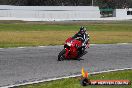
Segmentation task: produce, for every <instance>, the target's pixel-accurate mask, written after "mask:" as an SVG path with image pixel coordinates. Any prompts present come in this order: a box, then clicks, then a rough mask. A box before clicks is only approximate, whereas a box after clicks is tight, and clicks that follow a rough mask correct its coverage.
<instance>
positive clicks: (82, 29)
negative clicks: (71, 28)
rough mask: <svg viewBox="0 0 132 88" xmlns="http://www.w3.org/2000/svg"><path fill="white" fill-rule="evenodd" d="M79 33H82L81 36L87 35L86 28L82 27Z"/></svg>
mask: <svg viewBox="0 0 132 88" xmlns="http://www.w3.org/2000/svg"><path fill="white" fill-rule="evenodd" d="M79 32H80V33H81V34H84V33H85V28H84V27H82V26H81V27H80V31H79Z"/></svg>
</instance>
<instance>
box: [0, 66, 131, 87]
mask: <svg viewBox="0 0 132 88" xmlns="http://www.w3.org/2000/svg"><path fill="white" fill-rule="evenodd" d="M122 70H132V68H124V69H114V70H107V71H99V72H92V73H89V74H99V73H106V72H115V71H122ZM78 76H81V74H78V75H71V76H65V77H58V78H51V79H45V80H41V81H35V82H27V83H23V84H16V85H10V86H5V87H0V88H10V87H17V86H22V85H28V84H34V83H42V82H48V81H54V80H59V79H64V78H72V77H78Z"/></svg>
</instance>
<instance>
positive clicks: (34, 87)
mask: <svg viewBox="0 0 132 88" xmlns="http://www.w3.org/2000/svg"><path fill="white" fill-rule="evenodd" d="M89 78H90V79H91V80H105V79H106V80H112V79H113V80H116V79H118V80H120V79H121V80H130V81H132V70H125V71H117V72H109V73H102V74H96V75H90V76H89ZM79 79H80V78H78V77H77V78H69V79H61V80H57V81H51V82H44V83H38V84H31V85H25V86H19V87H17V88H84V87H82V86H81V85H80V80H79ZM85 88H132V85H118V86H117V85H115V86H114V85H111V86H110V85H103V86H101V85H90V86H87V87H85Z"/></svg>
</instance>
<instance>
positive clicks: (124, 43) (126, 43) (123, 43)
mask: <svg viewBox="0 0 132 88" xmlns="http://www.w3.org/2000/svg"><path fill="white" fill-rule="evenodd" d="M117 44H120V45H126V44H129V43H117Z"/></svg>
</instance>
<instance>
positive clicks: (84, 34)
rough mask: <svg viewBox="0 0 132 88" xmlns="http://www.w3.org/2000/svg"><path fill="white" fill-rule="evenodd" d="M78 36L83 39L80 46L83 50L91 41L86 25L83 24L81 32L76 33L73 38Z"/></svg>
mask: <svg viewBox="0 0 132 88" xmlns="http://www.w3.org/2000/svg"><path fill="white" fill-rule="evenodd" d="M77 37H81V40H82V46H81V47H80V48H81V50H82V49H85V48H86V47H87V44H88V43H89V35H88V33H87V32H86V28H85V27H82V26H81V27H80V30H79V32H78V33H76V34H75V35H74V36H73V37H72V38H77ZM88 45H89V44H88ZM88 47H89V46H88Z"/></svg>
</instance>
